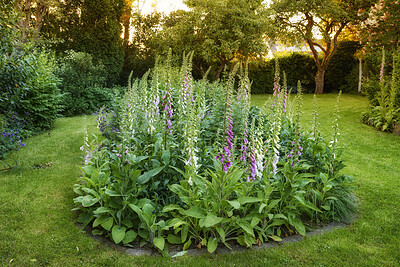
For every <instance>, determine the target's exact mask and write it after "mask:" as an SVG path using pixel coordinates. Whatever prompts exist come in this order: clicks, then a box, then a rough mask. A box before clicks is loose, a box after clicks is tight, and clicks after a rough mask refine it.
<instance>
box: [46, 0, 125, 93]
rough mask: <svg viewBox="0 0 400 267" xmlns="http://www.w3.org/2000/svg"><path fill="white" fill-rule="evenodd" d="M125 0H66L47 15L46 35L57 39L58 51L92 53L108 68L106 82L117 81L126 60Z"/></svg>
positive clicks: (96, 59)
mask: <svg viewBox="0 0 400 267" xmlns="http://www.w3.org/2000/svg"><path fill="white" fill-rule="evenodd" d="M124 8H125V0H64V1H58V5H57V7H56V8H55V9H54V10H52V12H50V13H49V14H48V16H46V17H45V24H44V25H43V35H44V36H45V37H47V38H49V39H57V40H59V42H58V43H57V44H56V47H57V50H58V51H65V50H69V49H72V50H75V51H81V52H86V53H89V54H91V55H93V58H94V59H95V62H101V63H102V64H104V65H105V66H106V68H107V70H108V77H107V83H108V85H111V84H113V83H115V82H116V81H118V78H119V74H120V72H121V70H122V65H123V61H124V49H123V43H122V38H121V33H122V15H123V12H124Z"/></svg>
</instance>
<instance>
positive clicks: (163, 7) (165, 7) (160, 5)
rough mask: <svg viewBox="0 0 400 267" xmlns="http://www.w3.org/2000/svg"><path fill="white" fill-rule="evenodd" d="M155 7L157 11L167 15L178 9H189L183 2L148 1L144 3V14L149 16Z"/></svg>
mask: <svg viewBox="0 0 400 267" xmlns="http://www.w3.org/2000/svg"><path fill="white" fill-rule="evenodd" d="M154 7H155V8H156V10H157V11H159V12H164V13H167V14H168V13H170V12H171V11H174V10H178V9H184V10H187V9H188V8H187V7H186V5H185V4H183V2H182V0H146V1H145V2H144V6H143V9H142V13H144V14H148V13H150V12H151V11H152V10H153V9H154Z"/></svg>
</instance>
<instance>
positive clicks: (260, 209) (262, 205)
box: [258, 203, 267, 214]
mask: <svg viewBox="0 0 400 267" xmlns="http://www.w3.org/2000/svg"><path fill="white" fill-rule="evenodd" d="M266 206H267V205H266V204H265V203H262V204H261V205H260V208H258V213H260V214H261V213H262V211H263V209H264V208H265V207H266Z"/></svg>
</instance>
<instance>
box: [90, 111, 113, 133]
mask: <svg viewBox="0 0 400 267" xmlns="http://www.w3.org/2000/svg"><path fill="white" fill-rule="evenodd" d="M93 115H96V116H97V118H96V122H97V127H98V128H99V130H100V131H101V132H102V133H104V134H109V133H110V132H111V133H118V132H119V129H118V127H116V126H115V125H114V122H113V118H115V117H116V115H115V114H114V111H113V110H110V109H109V108H100V109H97V111H96V112H95V113H93Z"/></svg>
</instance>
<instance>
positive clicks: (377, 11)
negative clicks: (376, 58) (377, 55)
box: [361, 0, 400, 51]
mask: <svg viewBox="0 0 400 267" xmlns="http://www.w3.org/2000/svg"><path fill="white" fill-rule="evenodd" d="M399 5H400V2H399V1H398V0H396V1H395V0H380V1H379V2H378V3H377V4H375V5H374V6H373V7H372V8H371V9H370V10H369V13H368V19H367V20H365V21H364V23H363V24H362V25H361V36H362V40H363V43H364V44H365V47H366V49H367V51H371V50H372V51H381V50H382V47H383V46H384V47H385V50H386V51H392V50H396V49H397V48H398V47H399V46H400V26H399V23H400V7H399Z"/></svg>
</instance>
